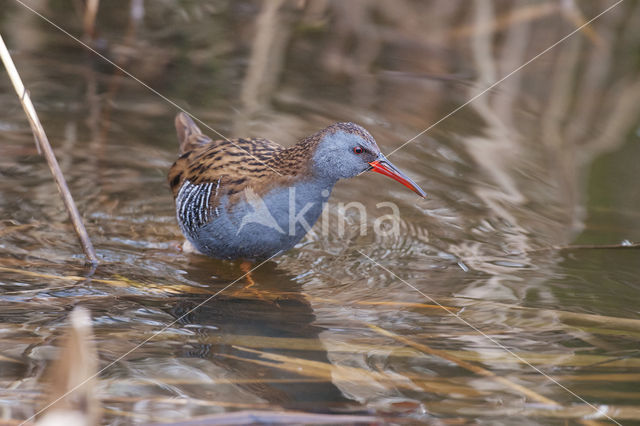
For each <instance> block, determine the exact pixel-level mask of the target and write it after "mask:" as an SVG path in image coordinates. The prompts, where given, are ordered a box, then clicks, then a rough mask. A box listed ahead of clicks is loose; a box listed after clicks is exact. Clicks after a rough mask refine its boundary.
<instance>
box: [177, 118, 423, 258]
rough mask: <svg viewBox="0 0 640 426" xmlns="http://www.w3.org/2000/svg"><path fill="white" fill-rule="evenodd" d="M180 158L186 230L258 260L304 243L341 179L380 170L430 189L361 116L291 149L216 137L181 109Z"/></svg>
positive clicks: (180, 212) (206, 246)
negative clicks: (395, 160)
mask: <svg viewBox="0 0 640 426" xmlns="http://www.w3.org/2000/svg"><path fill="white" fill-rule="evenodd" d="M175 124H176V130H177V132H178V139H179V143H180V149H179V154H180V157H179V158H178V160H177V161H176V162H175V163H174V164H173V166H171V169H170V170H169V184H170V186H171V190H172V192H173V196H174V198H175V201H176V216H177V218H178V223H179V225H180V229H181V230H182V233H183V234H184V235H185V237H186V238H187V240H188V241H189V242H190V243H191V244H192V245H193V246H194V247H195V248H196V249H197V250H198V251H199V252H201V253H203V254H205V255H208V256H211V257H214V258H218V259H245V260H257V259H266V258H270V257H272V256H274V255H276V254H280V253H283V252H285V251H287V250H289V249H291V248H292V247H293V246H294V245H295V244H297V243H298V242H299V241H300V240H301V239H302V237H304V235H305V234H306V233H307V232H308V231H309V228H310V227H311V226H313V224H314V223H315V222H316V221H317V220H318V217H320V214H321V213H322V208H323V206H324V203H325V202H326V201H327V199H328V198H329V195H330V194H331V190H332V188H333V186H334V185H335V183H336V182H337V181H338V180H340V179H346V178H351V177H354V176H357V175H359V174H361V173H363V172H365V171H367V170H373V171H375V172H378V173H381V174H383V175H385V176H389V177H391V178H393V179H395V180H397V181H398V182H400V183H402V184H403V185H405V186H407V187H408V188H410V189H412V190H413V191H414V192H416V193H417V194H419V195H420V196H422V197H425V196H426V194H425V193H424V191H423V190H422V189H420V187H419V186H418V185H417V184H416V183H415V182H413V181H412V180H411V179H410V178H409V177H407V176H406V175H405V174H404V173H402V172H401V171H400V170H398V169H397V168H396V167H395V166H394V165H393V164H391V163H390V162H389V160H387V159H386V158H385V156H384V155H382V153H381V152H380V148H378V145H377V144H376V141H375V140H374V139H373V137H372V136H371V135H370V134H369V132H367V131H366V130H365V129H364V128H362V127H360V126H358V125H357V124H353V123H335V124H332V125H330V126H329V127H326V128H324V129H322V130H320V131H319V132H317V133H314V134H313V135H311V136H307V137H306V138H304V139H302V140H301V141H300V142H298V143H297V144H296V145H293V146H291V147H289V148H284V147H282V146H280V145H278V144H277V143H275V142H272V141H269V140H267V139H262V138H255V139H233V140H217V141H213V140H211V138H209V137H208V136H206V135H204V134H203V133H202V132H201V131H200V129H199V128H198V126H196V124H195V123H194V122H193V120H192V119H191V118H190V117H189V116H188V115H187V114H185V113H179V114H178V115H177V116H176V121H175Z"/></svg>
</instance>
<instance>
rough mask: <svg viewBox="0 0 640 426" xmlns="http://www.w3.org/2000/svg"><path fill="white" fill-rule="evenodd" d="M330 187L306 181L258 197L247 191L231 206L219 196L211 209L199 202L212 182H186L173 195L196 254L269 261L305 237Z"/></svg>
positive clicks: (204, 199)
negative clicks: (196, 251)
mask: <svg viewBox="0 0 640 426" xmlns="http://www.w3.org/2000/svg"><path fill="white" fill-rule="evenodd" d="M187 184H189V186H187ZM185 186H187V187H186V189H185ZM192 187H196V188H192ZM332 187H333V184H332V183H331V182H323V181H317V180H315V181H311V180H310V181H306V182H300V183H298V184H296V185H294V186H292V187H287V188H277V189H274V190H272V191H270V192H268V193H267V194H266V195H265V196H263V197H260V196H258V195H257V194H256V193H255V192H254V191H253V190H252V189H251V188H246V189H245V190H244V191H243V193H242V199H241V200H240V201H238V202H236V203H235V204H234V205H233V206H232V207H231V208H229V205H228V197H226V196H224V197H222V198H221V200H220V203H219V205H218V207H216V208H214V209H211V207H209V205H208V203H207V204H205V205H203V204H202V203H205V202H207V200H210V199H211V196H212V193H211V192H212V191H214V192H215V183H214V185H211V184H201V185H193V184H191V183H188V182H185V184H184V185H183V187H182V188H181V189H180V192H179V194H178V197H176V212H177V216H178V221H179V223H180V226H181V228H182V230H183V232H184V234H185V235H186V236H187V238H188V239H189V241H191V243H192V244H193V245H194V246H195V247H196V248H197V249H198V250H199V251H200V252H202V253H204V254H206V255H209V256H212V257H217V258H223V259H233V258H247V259H258V258H268V257H270V256H273V255H275V254H278V253H279V252H282V251H286V250H288V249H290V248H292V247H293V246H294V245H295V244H297V243H298V242H299V241H300V240H301V239H302V238H303V237H304V236H305V235H306V234H307V232H308V231H309V230H310V228H311V227H312V226H313V225H314V224H315V223H316V221H317V220H318V218H319V217H320V215H321V213H322V209H323V206H324V203H325V202H326V201H327V199H328V198H329V195H330V193H331V189H332ZM183 191H184V194H183ZM185 203H189V206H187V207H185V206H184V204H185ZM194 210H196V211H194Z"/></svg>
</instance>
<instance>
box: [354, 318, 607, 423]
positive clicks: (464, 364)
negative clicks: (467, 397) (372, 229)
mask: <svg viewBox="0 0 640 426" xmlns="http://www.w3.org/2000/svg"><path fill="white" fill-rule="evenodd" d="M367 325H368V326H369V328H371V329H372V330H373V331H375V332H376V333H378V334H381V335H383V336H387V337H391V338H392V339H395V340H397V341H399V342H402V343H404V344H405V345H408V346H411V347H412V348H414V349H417V350H419V351H421V352H424V353H426V354H429V355H433V356H437V357H439V358H442V359H446V360H447V361H451V362H453V363H454V364H457V365H458V366H459V367H461V368H464V369H465V370H467V371H471V372H472V373H475V374H478V375H481V376H485V377H488V378H490V379H492V380H494V381H496V382H498V383H501V384H503V385H505V386H507V387H509V388H511V389H513V390H515V391H516V392H519V393H521V394H523V395H525V396H526V397H527V398H529V399H531V400H533V401H536V402H540V403H542V404H547V405H550V406H552V407H557V408H565V407H563V406H562V405H560V404H559V403H557V402H556V401H554V400H552V399H549V398H547V397H546V396H544V395H540V394H539V393H537V392H536V391H534V390H532V389H529V388H527V387H524V386H522V385H519V384H517V383H515V382H512V381H511V380H509V379H507V378H506V377H502V376H498V375H497V374H496V373H494V372H493V371H490V370H487V369H486V368H483V367H480V366H479V365H475V364H472V363H470V362H468V361H465V360H462V359H460V358H458V357H456V356H454V355H452V354H451V353H450V352H447V351H443V350H440V349H433V348H431V347H429V346H427V345H425V344H424V343H418V342H414V341H413V340H411V339H409V338H407V337H404V336H400V335H399V334H395V333H393V332H391V331H389V330H385V329H383V328H380V327H378V326H376V325H373V324H367ZM579 423H581V424H584V425H591V426H593V425H595V424H597V423H596V422H593V421H590V420H584V419H581V420H579Z"/></svg>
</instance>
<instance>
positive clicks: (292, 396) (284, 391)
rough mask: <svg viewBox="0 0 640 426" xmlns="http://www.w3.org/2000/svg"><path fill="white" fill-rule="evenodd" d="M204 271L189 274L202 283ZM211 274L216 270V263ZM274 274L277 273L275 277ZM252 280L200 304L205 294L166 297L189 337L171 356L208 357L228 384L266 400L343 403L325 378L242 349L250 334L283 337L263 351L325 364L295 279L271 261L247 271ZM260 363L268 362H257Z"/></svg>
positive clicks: (296, 405)
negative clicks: (281, 344) (172, 299)
mask: <svg viewBox="0 0 640 426" xmlns="http://www.w3.org/2000/svg"><path fill="white" fill-rule="evenodd" d="M207 271H208V272H209V273H210V272H211V269H198V270H192V273H190V274H189V279H191V280H193V281H195V282H205V281H206V280H208V278H209V277H208V276H207ZM216 273H220V269H219V268H218V269H217V270H216ZM262 277H270V278H269V279H270V281H268V282H270V283H274V282H275V283H277V285H276V286H275V287H274V286H273V284H272V285H271V286H269V285H268V284H263V283H264V282H265V281H263V280H262V279H261V278H262ZM274 277H277V278H276V280H275V281H274ZM252 279H253V280H255V282H256V284H255V285H253V286H251V287H249V288H245V289H241V290H236V289H234V288H231V289H230V290H229V293H230V294H226V293H223V294H220V295H218V296H216V297H215V298H214V299H212V300H210V301H208V302H206V303H204V304H202V303H203V302H204V301H205V300H206V299H207V297H205V296H187V295H181V296H180V298H179V301H178V302H175V303H174V302H171V305H170V307H169V308H168V309H167V311H168V312H169V313H170V314H171V315H172V316H174V317H175V318H180V320H179V323H180V324H181V325H182V326H183V327H188V329H189V330H190V331H192V332H193V333H194V338H193V340H194V341H195V342H194V343H191V344H189V345H187V346H186V347H185V348H183V349H181V350H180V351H179V352H178V353H177V354H176V356H178V357H183V358H190V357H197V358H205V359H207V360H211V362H213V363H215V364H216V365H218V366H220V367H221V368H223V369H224V370H225V373H224V377H229V378H230V383H231V384H233V382H234V381H235V380H236V379H240V380H239V384H238V385H237V386H238V387H239V388H241V389H243V390H245V391H247V392H250V393H252V394H254V395H255V396H257V397H258V398H260V399H261V400H263V401H266V402H268V403H270V404H274V405H277V406H280V407H285V408H292V409H304V410H308V411H319V412H320V411H335V410H337V409H339V407H340V404H342V405H344V404H345V403H346V402H347V401H348V400H347V399H346V398H345V397H344V396H343V395H342V393H341V392H340V390H338V389H337V388H336V387H335V386H334V385H333V384H332V383H331V381H330V377H327V378H326V380H324V381H320V382H317V381H316V380H313V377H310V376H308V375H307V374H305V373H304V372H295V371H293V372H292V371H287V369H283V368H278V365H277V364H275V363H271V362H267V360H266V359H264V358H263V357H261V356H260V355H258V354H255V353H251V352H248V351H247V350H246V349H247V348H242V346H243V345H248V346H249V347H248V349H255V341H252V340H253V339H262V338H266V341H273V342H278V341H280V342H289V345H288V347H287V346H285V347H278V345H275V347H272V348H270V347H268V346H267V347H265V348H264V349H263V350H264V351H265V352H267V353H271V354H278V355H282V356H285V357H294V358H299V359H302V360H307V361H313V362H320V363H328V359H327V354H326V351H325V350H324V349H323V348H322V344H321V343H320V341H319V339H318V335H319V334H320V332H321V331H322V330H323V329H322V327H318V326H315V325H313V322H314V320H315V315H314V314H313V310H312V308H311V306H310V304H309V302H308V301H307V300H305V297H304V296H303V295H302V294H300V284H299V283H298V282H296V281H294V280H293V279H292V277H289V276H287V275H286V274H283V273H282V271H279V270H277V269H276V265H275V264H274V263H267V264H265V265H263V266H262V267H261V268H260V269H259V270H258V271H256V272H255V273H252ZM243 281H245V280H243ZM243 286H247V284H246V282H242V281H241V282H238V283H237V287H238V288H242V287H243ZM234 293H235V294H236V295H234ZM198 305H200V306H199V307H198V308H197V309H195V310H193V309H194V308H195V307H196V306H198ZM191 310H193V311H192V312H190V313H188V312H189V311H191ZM185 314H186V315H185ZM212 342H213V343H212ZM296 342H297V343H296ZM296 346H300V348H296ZM252 360H253V361H256V362H252ZM265 363H267V364H269V365H262V364H265ZM305 379H306V380H305ZM309 379H311V380H309ZM243 381H248V382H249V383H242V382H243Z"/></svg>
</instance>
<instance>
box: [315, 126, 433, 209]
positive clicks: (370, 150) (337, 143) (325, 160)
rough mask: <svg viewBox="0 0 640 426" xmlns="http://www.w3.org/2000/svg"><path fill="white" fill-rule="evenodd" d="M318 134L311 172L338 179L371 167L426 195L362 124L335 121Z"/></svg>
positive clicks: (419, 193) (354, 174) (351, 175)
mask: <svg viewBox="0 0 640 426" xmlns="http://www.w3.org/2000/svg"><path fill="white" fill-rule="evenodd" d="M318 134H319V140H318V144H317V146H316V149H315V152H314V153H313V158H312V161H313V169H314V170H313V171H314V174H316V175H318V176H323V177H327V178H330V179H334V180H338V179H346V178H351V177H354V176H357V175H359V174H361V173H363V172H366V171H368V170H373V171H374V172H377V173H380V174H383V175H385V176H388V177H390V178H392V179H395V180H397V181H398V182H400V183H401V184H403V185H404V186H406V187H407V188H409V189H411V190H412V191H414V192H415V193H416V194H418V195H420V196H421V197H426V195H427V194H426V193H425V192H424V191H423V190H422V189H421V188H420V187H419V186H418V184H416V183H415V182H414V181H412V180H411V179H410V178H409V177H408V176H407V175H405V174H404V173H403V172H401V171H400V170H399V169H398V168H397V167H396V166H394V165H393V164H392V163H391V162H390V161H389V160H387V158H386V157H385V156H384V155H383V154H382V153H381V152H380V148H378V144H377V143H376V141H375V139H373V136H371V134H370V133H369V132H367V131H366V130H365V129H364V128H363V127H361V126H358V125H357V124H354V123H335V124H332V125H331V126H329V127H327V128H325V129H323V130H321V131H320V132H319V133H318Z"/></svg>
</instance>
